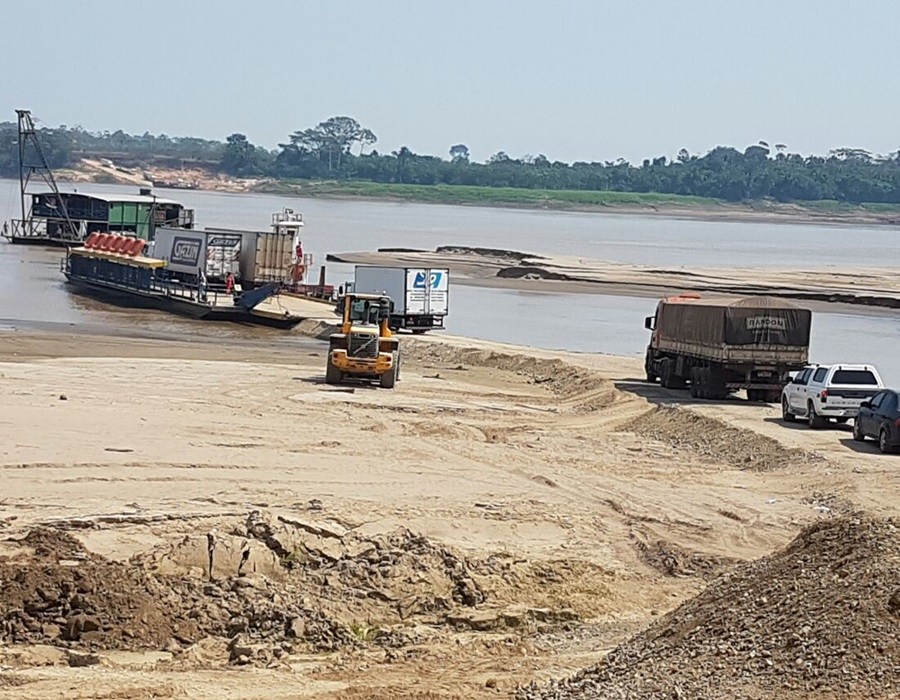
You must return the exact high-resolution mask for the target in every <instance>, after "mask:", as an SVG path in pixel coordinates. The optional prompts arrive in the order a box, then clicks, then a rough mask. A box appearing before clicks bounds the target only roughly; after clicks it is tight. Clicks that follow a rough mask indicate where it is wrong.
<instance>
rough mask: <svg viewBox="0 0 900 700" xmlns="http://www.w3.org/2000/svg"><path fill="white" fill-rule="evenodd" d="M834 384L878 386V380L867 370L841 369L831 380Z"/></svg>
mask: <svg viewBox="0 0 900 700" xmlns="http://www.w3.org/2000/svg"><path fill="white" fill-rule="evenodd" d="M831 383H832V384H867V385H869V386H877V385H878V380H877V379H876V378H875V375H874V374H872V372H870V371H869V370H867V369H839V370H837V371H836V372H835V373H834V376H833V377H832V378H831Z"/></svg>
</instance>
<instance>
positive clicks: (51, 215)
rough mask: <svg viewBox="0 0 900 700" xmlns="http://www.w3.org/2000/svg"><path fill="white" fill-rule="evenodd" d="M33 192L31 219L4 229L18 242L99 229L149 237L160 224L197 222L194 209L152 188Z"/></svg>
mask: <svg viewBox="0 0 900 700" xmlns="http://www.w3.org/2000/svg"><path fill="white" fill-rule="evenodd" d="M29 196H30V197H31V208H30V210H29V212H28V214H27V216H26V218H25V219H13V220H12V221H11V222H10V224H11V225H10V226H9V227H8V228H5V230H4V231H3V235H4V236H5V237H6V238H8V239H9V240H10V241H11V242H13V243H43V244H47V243H56V244H72V243H80V242H82V241H84V240H85V239H86V238H87V237H88V236H89V235H90V234H92V233H94V232H101V233H106V232H112V233H122V234H131V235H132V236H136V237H138V238H142V239H144V240H148V241H149V240H153V234H154V231H155V230H156V228H157V227H160V226H167V227H172V228H184V229H191V228H193V227H194V210H193V209H186V208H185V207H184V206H183V205H182V204H181V203H180V202H176V201H175V200H172V199H166V198H164V197H157V196H156V195H154V194H152V192H151V191H150V190H149V189H141V190H140V192H139V194H136V195H127V194H103V193H87V192H60V193H58V194H57V193H54V192H41V193H35V194H31V195H29Z"/></svg>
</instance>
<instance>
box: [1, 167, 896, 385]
mask: <svg viewBox="0 0 900 700" xmlns="http://www.w3.org/2000/svg"><path fill="white" fill-rule="evenodd" d="M78 188H79V189H81V190H83V191H99V192H134V191H135V189H136V188H132V187H123V186H117V185H93V184H90V185H88V184H83V185H78ZM156 193H157V194H159V195H160V196H166V197H170V198H172V199H176V200H179V201H181V202H183V203H184V204H185V205H186V206H188V207H191V208H193V209H194V210H195V213H196V219H197V224H198V226H224V227H231V228H250V229H265V228H267V227H268V225H269V223H270V220H271V216H272V214H273V213H275V212H277V211H280V210H281V209H282V207H291V208H293V209H294V210H296V211H301V212H302V213H303V215H304V220H305V221H306V224H307V225H306V228H305V230H304V236H303V242H304V249H305V250H306V251H307V252H311V253H313V254H314V255H315V257H316V261H317V263H321V262H322V261H323V260H324V257H325V254H326V253H328V252H342V251H351V250H374V249H377V248H383V247H409V248H422V249H433V248H435V247H437V246H439V245H465V246H485V247H492V248H504V249H510V250H522V251H528V252H533V253H555V254H560V255H575V256H582V257H589V258H597V259H604V260H611V261H616V262H623V263H632V264H638V265H667V266H691V267H693V266H707V267H794V268H796V267H804V268H827V267H830V266H833V267H838V266H840V265H841V264H843V263H844V262H846V261H852V264H853V265H854V266H855V267H864V266H879V267H883V266H885V265H889V264H898V265H900V231H897V230H896V229H892V228H889V227H853V226H812V225H795V224H769V223H747V222H739V223H737V222H736V223H721V222H711V221H691V220H684V219H665V218H660V217H642V216H634V215H613V214H593V213H591V214H587V213H577V212H543V211H522V210H513V209H491V208H483V207H455V206H443V205H429V204H412V203H394V202H379V201H345V200H319V199H305V198H296V197H283V196H275V195H262V194H241V195H235V194H224V193H217V192H198V191H186V190H162V189H157V190H156ZM17 208H18V183H17V182H15V181H12V180H0V220H6V219H8V218H10V217H11V216H15V215H17ZM60 257H61V253H60V251H59V250H47V249H43V248H36V247H30V246H11V245H6V244H0V324H5V325H7V326H10V325H12V326H21V325H23V324H28V323H32V324H35V323H37V324H40V323H54V324H90V325H98V326H107V327H108V326H115V327H125V328H141V329H143V330H145V331H147V332H152V331H154V330H156V331H166V332H172V331H178V332H184V333H190V334H200V333H202V334H204V335H210V334H213V335H221V336H223V337H228V336H239V335H240V336H245V335H248V334H262V335H264V336H265V337H270V338H271V339H272V341H273V342H279V343H281V342H290V341H289V334H288V335H287V336H285V335H284V334H280V335H279V334H278V333H277V332H275V331H270V330H266V329H254V328H245V327H240V326H230V325H222V324H198V323H196V322H193V321H188V320H184V319H180V318H177V317H173V316H170V315H167V314H163V313H160V312H154V311H140V312H134V311H130V310H128V311H126V310H122V309H117V308H116V307H111V306H108V305H106V304H102V303H100V302H97V301H93V300H89V299H86V298H83V297H79V296H75V295H72V294H70V293H69V292H68V291H67V289H66V287H65V285H64V283H63V278H62V276H61V275H60V273H59V260H60ZM350 277H352V266H349V265H336V264H329V266H328V280H329V282H332V283H334V284H338V283H340V282H343V281H344V280H346V279H349V278H350ZM654 303H655V302H654V300H652V299H640V298H633V297H622V296H609V295H597V294H545V293H532V292H513V291H508V290H502V289H484V288H476V287H463V286H460V285H457V286H455V287H454V289H453V291H452V292H451V312H450V316H449V317H448V321H447V327H448V331H450V332H452V333H454V334H460V335H468V336H472V337H476V338H482V339H485V340H497V341H502V342H510V343H518V344H524V345H533V346H536V347H542V348H548V349H567V350H573V351H578V352H603V353H610V354H618V355H633V356H640V355H642V354H643V351H644V348H645V347H646V342H647V331H645V330H644V327H643V318H644V316H647V315H650V314H651V313H652V312H653V308H654ZM898 341H900V314H896V313H894V314H890V313H878V314H871V313H869V312H863V311H861V312H860V314H847V313H816V314H814V319H813V332H812V340H811V348H810V353H811V356H812V358H813V359H814V360H815V361H817V362H821V363H831V362H848V363H849V362H869V363H873V364H876V365H877V366H878V367H879V369H880V370H881V372H882V374H883V375H884V376H885V379H886V380H887V381H889V382H891V383H892V384H894V385H900V366H898V363H897V361H896V359H895V358H896V355H897V348H898V347H900V342H898Z"/></svg>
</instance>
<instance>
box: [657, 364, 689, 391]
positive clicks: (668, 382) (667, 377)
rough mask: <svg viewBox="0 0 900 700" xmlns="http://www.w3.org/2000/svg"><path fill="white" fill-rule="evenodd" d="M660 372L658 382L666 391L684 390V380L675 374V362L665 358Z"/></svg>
mask: <svg viewBox="0 0 900 700" xmlns="http://www.w3.org/2000/svg"><path fill="white" fill-rule="evenodd" d="M660 370H661V372H662V375H661V376H660V379H659V381H660V384H662V385H663V386H664V387H665V388H666V389H684V379H683V378H681V377H679V376H678V375H677V374H675V360H673V359H671V358H666V359H665V360H663V361H662V367H661V368H660Z"/></svg>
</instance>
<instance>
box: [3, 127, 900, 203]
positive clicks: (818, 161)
mask: <svg viewBox="0 0 900 700" xmlns="http://www.w3.org/2000/svg"><path fill="white" fill-rule="evenodd" d="M39 136H40V140H41V143H42V146H43V148H44V151H45V153H46V155H47V158H48V160H49V161H50V165H51V167H64V166H67V165H70V164H71V163H72V162H73V161H74V160H76V159H77V158H79V157H83V156H85V155H91V154H107V155H109V154H113V155H114V154H122V155H128V156H133V157H145V158H149V157H161V156H165V157H177V158H182V159H185V160H194V161H201V162H205V163H207V164H210V165H213V166H216V167H218V168H220V169H221V170H222V171H223V172H225V173H228V174H230V175H233V176H236V177H272V178H278V179H284V178H290V179H330V180H361V181H369V182H379V183H408V184H417V185H438V184H442V185H475V186H483V187H519V188H529V189H547V190H597V191H614V192H659V193H663V194H680V195H694V196H700V197H713V198H717V199H723V200H726V201H730V202H739V201H743V200H756V199H764V198H770V199H774V200H776V201H779V202H791V201H814V200H837V201H841V202H849V203H857V204H858V203H866V202H871V203H889V204H900V151H897V152H894V153H891V154H888V155H885V156H879V155H875V154H872V153H870V152H868V151H865V150H862V149H857V148H839V149H835V150H833V151H831V152H829V153H828V154H827V155H825V156H818V155H812V156H802V155H800V154H797V153H789V152H788V150H787V147H786V146H785V145H784V144H775V145H774V146H770V145H769V144H768V143H767V142H765V141H760V142H759V143H756V144H753V145H751V146H748V147H747V148H745V149H743V150H739V149H736V148H732V147H729V146H718V147H716V148H714V149H712V150H711V151H709V152H708V153H706V154H704V155H699V154H691V153H688V151H686V150H684V149H682V150H681V151H679V153H678V154H677V157H676V158H674V159H671V160H670V159H668V158H667V157H666V156H659V157H657V158H652V159H646V160H644V161H643V162H642V163H640V164H632V163H629V162H627V161H625V160H624V159H619V160H616V161H604V162H582V161H579V162H574V163H564V162H562V161H551V160H549V159H548V158H547V157H546V156H544V155H541V154H539V155H536V156H531V155H527V156H523V157H519V158H514V157H511V156H509V155H508V154H506V153H505V152H503V151H499V152H497V153H495V154H494V155H492V156H491V157H490V158H488V159H487V160H486V161H485V162H483V163H481V162H475V161H473V160H472V159H471V158H470V153H469V149H468V147H467V146H466V145H465V144H463V143H458V144H454V145H453V146H451V147H450V148H449V150H448V155H447V157H438V156H434V155H424V154H418V153H414V152H413V151H412V150H411V149H409V148H408V147H406V146H403V147H401V148H399V149H397V150H395V151H391V152H390V153H379V152H378V151H377V150H376V149H374V148H373V147H374V146H375V144H376V143H377V142H378V139H377V137H376V136H375V134H374V133H373V132H372V131H371V130H370V129H367V128H365V127H363V126H362V125H360V124H359V122H357V121H356V120H355V119H353V118H351V117H345V116H337V117H331V118H330V119H326V120H325V121H323V122H320V123H319V124H317V125H316V126H313V127H310V128H307V129H302V130H298V131H295V132H293V133H292V134H290V135H289V137H288V139H287V140H286V141H285V143H281V144H279V145H278V148H277V149H275V150H268V149H265V148H262V147H260V146H257V145H254V144H252V143H251V142H250V141H249V140H248V139H247V137H246V136H245V135H244V134H240V133H235V134H232V135H230V136H229V137H228V138H227V139H226V140H225V141H224V142H220V141H210V140H205V139H197V138H184V137H182V138H178V137H169V136H166V135H164V134H163V135H160V136H154V135H152V134H149V133H145V134H144V135H143V136H132V135H129V134H125V133H123V132H121V131H116V132H114V133H109V132H103V133H89V132H87V131H85V130H83V129H80V128H77V127H76V128H74V129H69V128H67V127H65V126H63V127H59V128H58V129H50V128H45V129H42V130H41V132H40V135H39ZM16 138H17V134H16V125H15V124H12V123H9V122H6V123H0V175H4V176H14V175H15V174H16V172H17V158H18V156H17V151H16Z"/></svg>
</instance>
